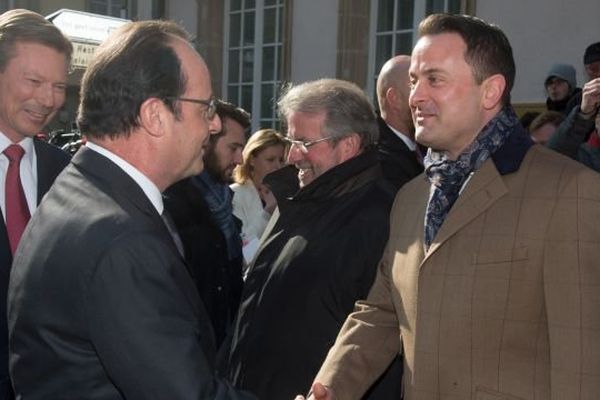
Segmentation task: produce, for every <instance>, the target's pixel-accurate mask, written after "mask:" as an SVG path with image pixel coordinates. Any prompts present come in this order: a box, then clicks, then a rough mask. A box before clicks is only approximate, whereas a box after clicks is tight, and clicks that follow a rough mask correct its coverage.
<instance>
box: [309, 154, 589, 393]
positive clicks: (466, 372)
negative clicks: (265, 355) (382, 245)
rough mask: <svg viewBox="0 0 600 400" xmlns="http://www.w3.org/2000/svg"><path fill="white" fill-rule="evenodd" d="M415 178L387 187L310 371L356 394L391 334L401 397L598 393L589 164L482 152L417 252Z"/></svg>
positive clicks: (420, 206) (389, 350) (421, 208)
mask: <svg viewBox="0 0 600 400" xmlns="http://www.w3.org/2000/svg"><path fill="white" fill-rule="evenodd" d="M428 195H429V183H428V182H427V181H426V180H425V179H424V177H423V175H421V176H420V177H417V178H416V179H415V180H413V181H412V182H410V183H409V184H407V185H405V186H404V187H403V188H402V189H401V191H400V192H399V193H398V196H397V197H396V202H395V205H394V208H393V211H392V215H391V221H392V228H391V229H392V230H391V233H390V240H389V243H388V248H387V250H386V253H385V255H384V258H383V260H382V262H381V266H380V270H379V273H378V277H377V279H376V281H375V284H374V286H373V288H372V290H371V294H370V295H369V298H368V300H367V301H366V302H362V303H358V304H357V310H356V312H355V313H353V314H351V315H350V316H349V317H348V320H347V321H346V324H345V325H344V327H343V328H342V331H341V332H340V336H339V337H338V340H337V342H336V344H335V345H334V347H333V348H332V349H331V351H330V353H329V356H328V358H327V360H326V362H325V363H324V365H323V367H322V369H321V371H320V372H319V374H318V376H317V378H316V380H318V381H320V382H322V383H324V384H326V385H328V386H331V387H332V388H333V389H334V391H335V393H336V394H337V400H348V399H358V398H360V396H361V394H362V393H363V392H364V391H365V390H366V389H367V388H368V386H369V384H370V382H372V381H373V380H374V379H375V378H376V377H377V376H378V375H379V374H380V372H381V371H382V370H383V369H385V367H386V365H387V364H388V363H389V360H391V358H392V357H393V355H394V353H395V352H396V351H398V350H399V348H400V346H399V342H400V341H401V343H402V346H403V348H404V355H405V367H404V368H405V372H404V378H403V379H404V385H405V399H406V400H430V399H435V400H438V399H439V400H466V399H474V400H509V399H510V400H519V399H527V400H533V399H536V400H537V399H544V400H546V399H551V400H559V399H560V400H579V399H581V400H583V399H586V400H592V399H600V175H598V174H596V173H595V172H593V171H591V170H589V169H587V168H585V167H583V166H581V165H580V164H577V163H575V162H574V161H572V160H570V159H567V158H564V157H562V156H560V155H558V154H557V153H554V152H552V151H551V150H548V149H545V148H543V147H539V146H534V147H533V148H532V149H531V150H530V151H529V152H528V154H527V155H526V157H525V159H524V160H523V163H522V165H521V167H520V169H519V171H517V172H516V173H513V174H509V175H505V176H500V175H499V173H498V171H497V170H496V168H495V166H494V164H493V162H492V161H491V160H488V161H487V162H486V163H484V165H483V166H482V167H481V169H480V170H479V171H478V172H477V173H476V174H475V175H474V176H473V177H472V179H471V180H470V182H468V184H467V186H466V187H465V189H464V191H463V193H462V194H461V196H460V197H459V199H458V200H457V202H456V203H455V205H454V206H453V208H452V210H451V211H450V213H449V215H448V217H447V219H446V221H445V222H444V224H443V225H442V227H441V229H440V231H439V233H438V235H437V237H436V239H435V241H434V242H433V244H432V246H431V247H430V249H429V251H428V252H427V253H424V250H423V246H422V237H423V218H424V212H425V207H426V203H427V198H428Z"/></svg>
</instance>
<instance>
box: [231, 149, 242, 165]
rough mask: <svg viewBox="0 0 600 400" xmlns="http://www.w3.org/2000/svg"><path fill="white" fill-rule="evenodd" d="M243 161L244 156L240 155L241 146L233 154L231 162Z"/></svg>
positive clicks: (237, 163)
mask: <svg viewBox="0 0 600 400" xmlns="http://www.w3.org/2000/svg"><path fill="white" fill-rule="evenodd" d="M243 161H244V158H243V156H242V148H241V147H240V148H239V149H237V150H236V151H235V153H234V154H233V162H234V163H235V165H241V164H242V162H243Z"/></svg>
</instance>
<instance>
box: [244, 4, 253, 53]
mask: <svg viewBox="0 0 600 400" xmlns="http://www.w3.org/2000/svg"><path fill="white" fill-rule="evenodd" d="M252 44H254V11H249V12H245V13H244V45H245V46H248V45H252Z"/></svg>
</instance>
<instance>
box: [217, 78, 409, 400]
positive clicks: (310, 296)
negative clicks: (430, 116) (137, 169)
mask: <svg viewBox="0 0 600 400" xmlns="http://www.w3.org/2000/svg"><path fill="white" fill-rule="evenodd" d="M278 106H279V111H280V114H281V116H282V119H283V120H284V121H285V123H286V125H287V137H288V139H287V140H288V142H289V144H290V148H289V154H288V162H289V163H290V164H293V165H294V166H295V167H296V168H297V169H298V171H299V172H298V179H299V181H300V186H301V188H300V190H299V191H298V192H297V193H295V194H294V195H292V196H291V197H289V196H284V195H282V194H281V193H280V191H279V190H278V188H277V186H272V189H273V194H274V195H275V197H276V198H277V204H278V209H277V210H276V211H275V212H274V214H273V217H272V219H271V221H270V222H269V225H268V226H267V228H266V230H265V233H264V235H263V238H262V242H261V245H260V247H259V249H258V251H257V253H256V256H255V258H254V262H253V263H252V264H251V265H250V267H249V272H248V276H247V278H246V283H245V286H244V291H243V293H242V301H241V303H240V304H241V305H240V312H239V313H238V317H237V319H236V321H235V322H234V330H233V342H232V345H231V349H230V351H229V352H228V360H227V365H226V367H225V370H226V376H227V377H228V378H229V379H231V380H232V382H233V383H234V385H237V386H239V387H240V388H243V389H245V390H248V391H250V392H252V393H254V394H255V395H256V396H257V397H258V398H261V399H291V398H293V396H294V395H295V394H296V393H297V391H299V390H300V391H303V390H305V388H306V387H309V386H310V384H311V382H312V378H313V376H314V374H316V372H317V370H318V368H319V366H320V363H321V362H322V361H323V359H324V358H325V355H326V354H327V349H328V347H329V346H330V344H331V343H332V342H333V341H334V340H335V337H336V335H337V331H338V330H339V328H340V326H341V322H342V321H343V320H344V318H345V317H346V316H347V315H348V313H350V312H351V311H352V308H353V305H354V302H355V301H356V300H357V299H362V298H365V297H366V295H367V293H368V291H369V289H370V287H371V283H372V282H373V278H374V276H375V270H376V266H377V263H378V261H379V259H380V257H381V254H382V252H383V248H384V245H385V240H386V235H387V232H388V226H389V225H388V216H389V210H390V207H391V204H392V200H393V196H394V192H393V190H392V188H391V186H389V184H388V183H387V181H385V180H384V179H383V176H382V173H381V168H380V166H379V162H378V160H377V154H376V151H375V148H374V147H375V143H376V141H377V137H378V133H379V130H378V126H377V122H376V117H375V112H374V110H373V108H372V106H371V104H370V101H369V99H368V98H367V97H366V96H365V94H364V93H363V92H362V90H361V89H360V88H358V87H357V86H356V85H354V84H353V83H350V82H346V81H340V80H335V79H322V80H317V81H312V82H307V83H304V84H301V85H298V86H295V87H292V88H291V89H289V90H288V91H287V92H286V93H285V94H284V95H283V97H282V98H281V99H280V100H279V103H278ZM289 168H293V167H289ZM288 173H289V169H288V168H283V169H281V170H278V171H275V172H273V173H271V174H270V175H268V176H267V178H266V183H267V184H269V183H270V182H281V180H285V177H287V176H288ZM398 374H399V372H398V371H397V370H395V372H394V373H392V374H391V375H392V376H394V378H393V379H391V380H390V381H386V382H382V383H381V384H380V385H378V386H377V387H375V388H374V392H373V393H372V397H371V398H373V399H398V398H400V385H399V382H400V381H399V379H397V375H398ZM384 380H385V379H384Z"/></svg>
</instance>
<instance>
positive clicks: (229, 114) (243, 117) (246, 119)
mask: <svg viewBox="0 0 600 400" xmlns="http://www.w3.org/2000/svg"><path fill="white" fill-rule="evenodd" d="M217 114H218V115H219V118H221V122H223V124H222V128H221V132H218V133H215V134H212V135H210V136H209V142H210V144H211V145H214V144H215V143H216V142H217V141H218V140H219V139H220V138H221V137H222V136H223V135H225V134H226V133H227V132H225V124H224V122H225V119H226V118H228V119H231V120H234V121H235V122H237V123H238V124H240V125H241V126H242V128H244V131H245V133H246V136H248V135H249V133H250V132H249V131H250V113H249V112H248V111H246V110H244V109H243V108H241V107H237V106H236V105H235V104H232V103H228V102H226V101H223V100H219V101H218V102H217Z"/></svg>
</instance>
